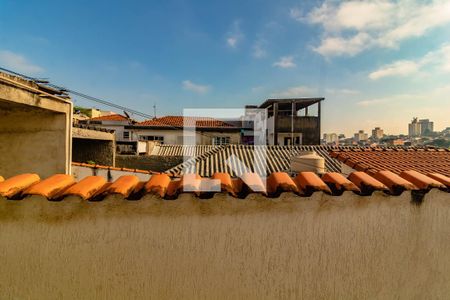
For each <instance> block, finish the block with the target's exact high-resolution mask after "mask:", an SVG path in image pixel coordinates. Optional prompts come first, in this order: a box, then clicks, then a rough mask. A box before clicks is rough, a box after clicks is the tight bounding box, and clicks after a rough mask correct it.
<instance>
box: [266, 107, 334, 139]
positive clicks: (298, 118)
mask: <svg viewBox="0 0 450 300" xmlns="http://www.w3.org/2000/svg"><path fill="white" fill-rule="evenodd" d="M323 100H325V98H290V99H267V100H266V101H264V102H263V103H262V104H261V105H259V107H258V108H263V109H267V112H268V124H267V129H268V133H267V134H268V136H267V138H268V144H269V145H319V144H320V136H321V135H320V131H321V124H320V123H321V119H320V118H321V104H320V103H321V101H323ZM312 108H315V110H314V111H313V110H312Z"/></svg>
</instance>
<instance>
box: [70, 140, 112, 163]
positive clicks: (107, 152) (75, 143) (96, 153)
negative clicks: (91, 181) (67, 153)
mask: <svg viewBox="0 0 450 300" xmlns="http://www.w3.org/2000/svg"><path fill="white" fill-rule="evenodd" d="M115 154H116V147H115V143H114V141H113V140H112V141H111V140H109V141H105V140H96V139H80V138H74V139H72V161H74V162H81V163H85V162H88V161H93V162H95V163H96V164H98V165H104V166H115Z"/></svg>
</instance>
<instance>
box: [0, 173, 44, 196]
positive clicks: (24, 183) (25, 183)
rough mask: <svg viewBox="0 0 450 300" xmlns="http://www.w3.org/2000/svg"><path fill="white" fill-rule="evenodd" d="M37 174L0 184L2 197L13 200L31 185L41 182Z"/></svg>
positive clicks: (13, 178)
mask: <svg viewBox="0 0 450 300" xmlns="http://www.w3.org/2000/svg"><path fill="white" fill-rule="evenodd" d="M39 180H40V178H39V176H38V175H37V174H21V175H17V176H14V177H11V178H8V179H7V180H5V181H2V182H0V195H1V196H3V197H7V198H11V197H13V196H15V195H17V194H19V193H20V192H22V191H23V190H24V189H26V188H28V187H30V186H31V185H33V184H35V183H37V182H39Z"/></svg>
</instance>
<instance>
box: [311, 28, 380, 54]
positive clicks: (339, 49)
mask: <svg viewBox="0 0 450 300" xmlns="http://www.w3.org/2000/svg"><path fill="white" fill-rule="evenodd" d="M370 43H371V41H370V36H369V35H368V34H367V33H364V32H361V33H358V34H357V35H354V36H353V37H351V38H349V39H347V38H343V37H340V36H334V37H326V38H324V39H323V40H322V42H321V44H320V46H318V47H315V48H313V49H314V51H316V52H317V53H320V54H321V55H323V56H325V57H330V56H340V55H350V56H353V55H356V54H358V53H360V52H361V51H363V50H365V49H366V48H367V47H369V46H370Z"/></svg>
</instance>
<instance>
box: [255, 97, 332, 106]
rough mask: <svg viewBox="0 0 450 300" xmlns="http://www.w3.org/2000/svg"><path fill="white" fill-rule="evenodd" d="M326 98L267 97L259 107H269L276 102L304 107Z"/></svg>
mask: <svg viewBox="0 0 450 300" xmlns="http://www.w3.org/2000/svg"><path fill="white" fill-rule="evenodd" d="M323 100H325V98H323V97H322V98H282V99H274V98H273V99H267V100H266V101H264V102H263V104H261V105H260V106H259V108H267V107H269V106H271V105H273V104H274V103H278V104H292V103H295V104H296V107H298V108H304V107H307V106H310V105H313V104H316V103H318V102H320V101H323Z"/></svg>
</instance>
